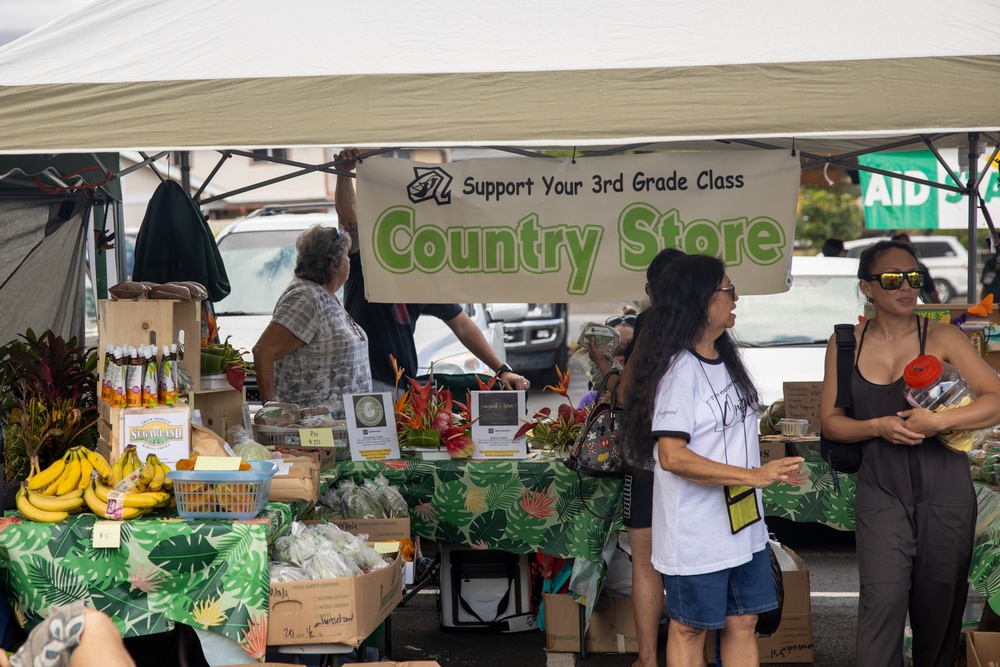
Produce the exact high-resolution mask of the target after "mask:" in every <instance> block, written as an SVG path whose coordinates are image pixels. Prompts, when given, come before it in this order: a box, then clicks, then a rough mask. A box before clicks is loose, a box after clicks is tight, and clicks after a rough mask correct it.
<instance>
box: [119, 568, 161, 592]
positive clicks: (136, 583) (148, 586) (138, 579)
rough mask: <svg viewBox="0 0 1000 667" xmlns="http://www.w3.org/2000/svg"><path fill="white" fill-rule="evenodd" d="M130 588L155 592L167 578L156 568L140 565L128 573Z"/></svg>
mask: <svg viewBox="0 0 1000 667" xmlns="http://www.w3.org/2000/svg"><path fill="white" fill-rule="evenodd" d="M128 581H129V590H132V591H135V590H140V591H142V592H143V593H155V592H156V591H157V589H159V587H160V584H162V583H163V582H164V581H165V578H164V577H163V575H162V574H161V573H160V571H159V570H157V569H155V568H149V569H148V570H147V569H146V568H145V567H140V568H139V569H138V570H135V571H134V572H129V575H128Z"/></svg>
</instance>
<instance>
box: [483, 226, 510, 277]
mask: <svg viewBox="0 0 1000 667" xmlns="http://www.w3.org/2000/svg"><path fill="white" fill-rule="evenodd" d="M517 246H518V244H517V237H516V236H515V235H514V230H513V229H510V228H509V227H490V228H487V229H486V230H485V231H484V233H483V260H484V261H483V272H484V273H497V272H499V273H517V250H518V247H517Z"/></svg>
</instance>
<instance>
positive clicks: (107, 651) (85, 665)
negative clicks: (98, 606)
mask: <svg viewBox="0 0 1000 667" xmlns="http://www.w3.org/2000/svg"><path fill="white" fill-rule="evenodd" d="M84 613H85V614H86V616H85V618H84V621H83V634H82V635H80V645H79V646H77V647H76V650H74V651H73V655H71V656H70V658H69V667H98V665H100V667H135V662H134V661H133V660H132V656H131V655H129V652H128V650H127V649H126V648H125V644H124V643H123V642H122V637H121V634H120V633H119V632H118V626H116V625H115V622H114V621H112V620H111V619H110V618H109V617H108V616H107V615H106V614H104V613H102V612H99V611H95V610H93V609H89V608H88V609H87V610H86V611H85V612H84Z"/></svg>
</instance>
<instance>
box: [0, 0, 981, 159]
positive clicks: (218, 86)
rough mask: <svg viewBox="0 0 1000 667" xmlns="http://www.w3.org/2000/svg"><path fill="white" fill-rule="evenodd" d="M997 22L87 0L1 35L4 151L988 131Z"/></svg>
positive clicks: (916, 5) (656, 5) (710, 8)
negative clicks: (21, 32) (19, 33)
mask: <svg viewBox="0 0 1000 667" xmlns="http://www.w3.org/2000/svg"><path fill="white" fill-rule="evenodd" d="M998 37H1000V5H997V3H993V2H988V1H986V0H956V1H955V2H952V3H948V6H947V7H942V5H941V4H940V3H939V2H935V1H934V0H915V1H914V0H886V1H885V2H880V3H872V2H863V1H862V0H848V1H847V2H840V3H802V2H798V1H797V0H772V1H771V2H768V3H764V4H761V3H737V2H719V1H715V2H703V1H700V0H675V1H673V2H669V3H664V2H660V1H658V0H621V1H616V2H597V1H587V2H548V3H538V2H534V1H533V0H511V1H509V2H502V3H496V2H488V1H486V0H472V1H470V2H463V3H454V2H452V3H449V2H441V1H440V0H438V1H437V2H432V1H429V0H417V1H412V0H411V1H405V2H404V1H403V0H381V1H375V2H365V3H351V2H343V1H341V0H296V1H295V2H291V3H289V2H278V1H276V0H205V1H204V2H198V3H187V2H179V1H176V0H174V1H171V0H100V1H99V2H96V3H94V4H93V5H90V6H88V7H86V8H85V9H83V10H80V11H78V12H76V13H74V14H71V15H68V16H66V17H64V18H62V19H59V20H57V21H55V22H54V23H51V24H49V25H48V26H45V27H43V28H41V29H39V30H37V31H35V32H33V33H31V34H29V35H26V36H25V37H23V38H21V39H20V40H17V41H15V42H13V43H11V44H8V45H7V46H5V47H3V48H0V151H3V152H56V151H94V150H99V149H106V150H122V149H134V148H138V149H148V150H152V149H183V148H205V147H209V148H233V147H251V146H271V147H288V146H299V145H345V144H351V145H358V146H389V145H392V146H445V147H447V146H466V145H477V146H483V145H505V146H520V147H530V146H535V147H537V146H581V147H584V146H617V145H622V144H635V143H643V144H648V143H655V144H659V145H660V146H661V147H682V148H712V149H718V148H719V144H718V143H717V141H718V140H739V139H759V140H768V142H769V143H771V142H773V141H774V140H777V139H783V140H785V143H788V144H790V140H791V138H792V137H795V138H796V141H797V145H798V146H799V147H800V149H802V150H811V151H826V152H843V151H844V150H855V149H860V148H862V147H865V146H871V145H874V143H877V142H884V140H885V139H886V138H888V137H899V136H903V135H914V134H918V133H920V134H938V133H952V132H967V131H970V130H986V129H990V128H995V127H997V126H998V120H997V109H998V108H1000V85H998V84H1000V39H998ZM692 142H694V143H692Z"/></svg>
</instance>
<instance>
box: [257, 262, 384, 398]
mask: <svg viewBox="0 0 1000 667" xmlns="http://www.w3.org/2000/svg"><path fill="white" fill-rule="evenodd" d="M271 320H272V321H273V322H277V323H278V324H280V325H282V326H283V327H285V328H286V329H288V330H289V331H291V332H292V333H293V334H295V336H296V337H297V338H298V339H299V340H302V341H304V342H305V345H302V346H300V347H298V348H297V349H295V350H294V351H293V352H292V353H291V354H288V355H286V356H284V357H282V358H281V359H278V361H276V362H275V364H274V388H275V392H276V394H277V400H279V401H282V402H286V403H297V404H298V405H299V406H300V407H312V406H317V405H326V406H328V407H329V408H330V410H331V412H333V413H334V414H335V415H342V414H343V412H344V403H343V398H342V397H343V395H344V394H352V393H359V392H369V391H371V390H372V373H371V366H370V364H369V362H368V338H367V336H365V333H364V331H363V330H362V329H361V327H359V326H358V325H357V324H355V323H354V321H353V320H352V319H351V318H350V316H349V315H348V314H347V311H346V310H344V307H343V306H341V305H340V303H339V302H338V301H337V299H336V298H335V297H333V296H331V295H330V293H329V292H327V291H326V289H324V288H323V286H322V285H320V284H318V283H314V282H312V281H311V280H302V279H301V278H293V279H292V282H290V283H289V284H288V287H287V288H286V289H285V291H284V293H282V295H281V296H280V297H279V298H278V303H277V304H276V305H275V306H274V315H273V316H272V318H271Z"/></svg>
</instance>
